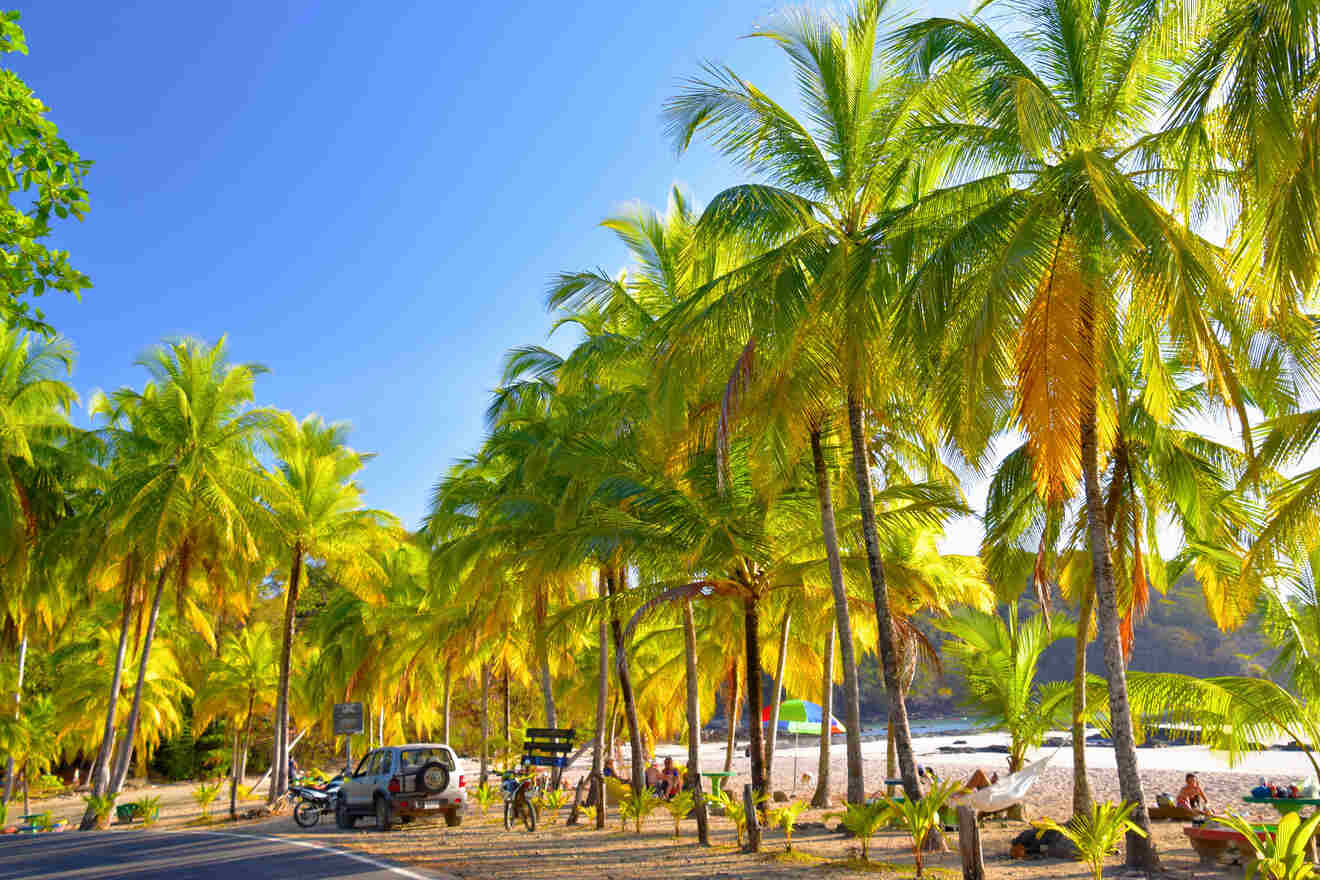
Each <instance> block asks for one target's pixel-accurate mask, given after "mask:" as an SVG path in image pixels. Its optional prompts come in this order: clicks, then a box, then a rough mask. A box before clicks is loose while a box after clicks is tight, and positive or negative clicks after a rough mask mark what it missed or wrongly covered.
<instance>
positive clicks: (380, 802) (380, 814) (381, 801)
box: [376, 795, 391, 831]
mask: <svg viewBox="0 0 1320 880" xmlns="http://www.w3.org/2000/svg"><path fill="white" fill-rule="evenodd" d="M390 825H391V823H390V805H389V804H387V803H386V802H385V798H383V797H381V796H380V795H376V828H377V829H379V830H381V831H389V830H390Z"/></svg>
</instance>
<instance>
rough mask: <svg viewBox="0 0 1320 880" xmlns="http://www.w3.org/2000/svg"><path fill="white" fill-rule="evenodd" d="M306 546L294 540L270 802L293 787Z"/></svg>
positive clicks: (276, 699) (277, 705)
mask: <svg viewBox="0 0 1320 880" xmlns="http://www.w3.org/2000/svg"><path fill="white" fill-rule="evenodd" d="M302 557H303V548H302V543H301V542H297V541H295V542H294V545H293V561H292V563H291V565H290V567H289V588H288V589H287V590H285V593H284V632H283V645H282V646H281V648H280V689H279V691H278V693H276V695H275V744H274V746H273V748H272V754H271V774H270V790H269V792H268V793H267V796H266V802H267V803H272V804H273V803H274V802H275V800H276V799H277V798H279V797H281V796H282V795H283V794H284V793H285V792H286V791H288V790H289V667H290V663H291V660H292V657H293V623H294V611H295V606H296V605H297V603H298V582H299V580H300V578H301V577H302Z"/></svg>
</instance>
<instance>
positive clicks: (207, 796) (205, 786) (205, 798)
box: [192, 782, 220, 819]
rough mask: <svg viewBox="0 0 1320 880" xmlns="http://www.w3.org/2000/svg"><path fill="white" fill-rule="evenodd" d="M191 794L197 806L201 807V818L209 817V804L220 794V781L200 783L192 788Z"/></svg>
mask: <svg viewBox="0 0 1320 880" xmlns="http://www.w3.org/2000/svg"><path fill="white" fill-rule="evenodd" d="M192 796H193V800H195V801H196V802H197V806H199V807H201V809H202V818H203V819H210V818H211V804H213V803H215V799H216V798H218V797H219V796H220V783H219V782H210V783H207V782H203V783H200V784H199V785H198V786H197V787H196V788H194V789H193V793H192Z"/></svg>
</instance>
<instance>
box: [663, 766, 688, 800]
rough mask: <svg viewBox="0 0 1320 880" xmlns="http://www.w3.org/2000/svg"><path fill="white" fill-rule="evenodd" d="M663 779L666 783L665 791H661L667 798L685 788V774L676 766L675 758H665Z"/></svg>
mask: <svg viewBox="0 0 1320 880" xmlns="http://www.w3.org/2000/svg"><path fill="white" fill-rule="evenodd" d="M660 777H661V781H662V782H663V783H664V791H662V792H661V794H662V795H664V796H665V797H666V798H672V797H673V796H674V795H676V794H678V793H679V792H680V791H682V790H683V774H681V773H679V772H678V768H677V767H675V766H674V759H673V758H670V757H666V758H665V766H664V769H663V770H661V771H660Z"/></svg>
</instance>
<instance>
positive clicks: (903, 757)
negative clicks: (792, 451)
mask: <svg viewBox="0 0 1320 880" xmlns="http://www.w3.org/2000/svg"><path fill="white" fill-rule="evenodd" d="M848 429H849V434H851V439H852V459H853V476H854V477H855V478H856V481H857V495H858V500H859V501H860V504H861V513H862V534H863V536H864V537H865V539H866V563H867V568H868V569H869V570H870V574H871V593H872V597H873V601H874V602H875V616H876V623H877V627H876V629H877V630H878V632H879V638H878V639H877V642H878V647H879V654H880V664H881V666H882V667H883V669H884V678H885V693H886V694H888V695H889V700H888V702H889V721H890V723H891V724H893V725H894V746H895V748H896V749H897V750H898V768H899V774H900V776H901V777H902V779H903V793H904V794H905V795H906V796H907V797H908V799H909V800H913V801H915V800H917V799H918V798H920V797H921V784H920V782H919V781H918V780H917V761H916V758H915V757H914V755H913V752H912V733H911V731H910V730H909V729H908V717H907V705H906V703H905V702H904V700H903V689H902V686H901V681H900V679H899V675H898V652H897V651H896V650H895V648H894V621H893V618H891V617H890V612H889V586H888V584H887V583H886V581H885V568H884V562H883V561H882V560H881V559H880V536H879V535H878V534H877V532H876V526H875V495H874V493H873V492H872V489H871V465H870V455H869V453H868V451H867V446H868V442H867V438H866V428H865V425H864V424H863V417H862V404H861V401H860V400H858V398H857V395H856V393H855V392H850V393H849V395H848Z"/></svg>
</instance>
